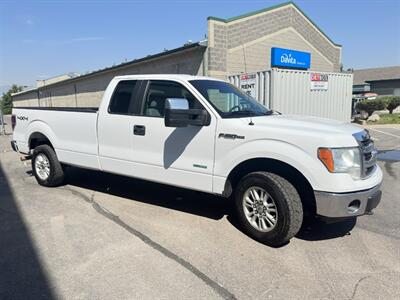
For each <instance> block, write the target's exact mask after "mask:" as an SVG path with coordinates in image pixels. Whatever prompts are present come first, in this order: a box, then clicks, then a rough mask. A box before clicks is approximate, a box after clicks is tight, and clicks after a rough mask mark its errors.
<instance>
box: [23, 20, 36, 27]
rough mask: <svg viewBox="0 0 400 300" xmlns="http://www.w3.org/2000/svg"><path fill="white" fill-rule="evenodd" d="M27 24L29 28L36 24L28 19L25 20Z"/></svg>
mask: <svg viewBox="0 0 400 300" xmlns="http://www.w3.org/2000/svg"><path fill="white" fill-rule="evenodd" d="M25 24H26V25H28V26H32V25H33V24H35V22H33V20H32V19H26V20H25Z"/></svg>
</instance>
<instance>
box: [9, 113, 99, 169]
mask: <svg viewBox="0 0 400 300" xmlns="http://www.w3.org/2000/svg"><path fill="white" fill-rule="evenodd" d="M97 112H98V108H97V107H14V108H13V114H14V115H15V116H16V126H15V129H14V140H16V141H17V142H18V148H19V151H20V152H21V153H28V152H29V143H30V139H32V137H35V136H36V135H37V133H41V134H43V135H45V136H46V137H47V138H48V139H49V140H50V142H51V144H52V146H53V148H54V150H55V151H56V153H57V157H58V159H59V160H60V162H63V163H67V164H71V165H78V166H86V167H89V168H93V169H98V168H99V162H98V147H97V146H98V145H97V116H98V114H97Z"/></svg>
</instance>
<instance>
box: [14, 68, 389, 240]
mask: <svg viewBox="0 0 400 300" xmlns="http://www.w3.org/2000/svg"><path fill="white" fill-rule="evenodd" d="M293 101H295V99H293ZM12 120H13V126H14V136H13V141H12V147H13V149H14V150H15V151H18V152H20V153H22V154H24V155H25V158H27V159H32V169H33V174H34V175H35V177H36V180H37V181H38V183H39V184H41V185H43V186H48V187H52V186H57V185H60V184H62V182H63V179H64V167H65V166H68V165H73V166H78V167H82V168H88V169H94V170H101V171H104V172H110V173H115V174H122V175H126V176H131V177H136V178H141V179H146V180H151V181H155V182H160V183H164V184H169V185H174V186H179V187H182V188H188V189H193V190H198V191H202V192H207V193H212V194H217V195H223V196H225V197H230V198H231V199H232V201H234V203H235V205H234V206H235V210H236V213H237V216H238V219H239V221H240V224H241V226H242V227H243V229H244V231H245V232H246V233H247V234H249V235H250V236H251V237H253V238H254V239H256V240H258V241H261V242H264V243H265V244H268V245H272V246H278V245H281V244H283V243H286V242H287V241H289V239H290V238H292V237H293V236H294V235H296V233H297V232H298V230H299V229H300V226H301V224H302V221H303V218H304V216H307V215H311V216H321V217H325V218H334V219H336V218H346V217H355V216H360V215H364V214H369V213H370V212H371V210H372V209H373V208H375V207H376V206H377V205H378V203H379V202H380V199H381V191H380V185H381V182H382V171H381V170H380V168H379V166H377V164H376V153H377V152H376V150H375V148H374V144H373V142H372V140H371V138H370V136H369V134H368V132H367V131H366V130H362V128H360V127H357V126H354V125H351V124H347V123H341V122H337V121H332V120H327V119H320V118H315V117H304V116H285V115H282V114H280V113H278V112H275V111H272V110H269V109H267V108H266V107H264V106H262V105H261V104H259V103H258V102H257V101H255V100H254V99H252V98H251V97H250V96H248V95H246V94H245V93H243V92H241V91H240V90H239V89H237V88H236V87H234V86H232V85H230V84H229V83H227V82H224V81H221V80H216V79H212V78H207V77H194V76H188V75H131V76H118V77H115V78H114V79H113V80H112V81H111V82H110V84H109V86H108V87H107V89H106V91H105V93H104V96H103V100H102V102H101V105H100V107H99V108H63V107H52V108H48V107H17V108H14V109H13V117H12Z"/></svg>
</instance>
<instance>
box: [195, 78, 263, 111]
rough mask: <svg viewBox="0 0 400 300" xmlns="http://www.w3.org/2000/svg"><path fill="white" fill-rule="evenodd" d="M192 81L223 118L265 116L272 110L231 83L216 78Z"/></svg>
mask: <svg viewBox="0 0 400 300" xmlns="http://www.w3.org/2000/svg"><path fill="white" fill-rule="evenodd" d="M190 83H191V84H192V85H193V86H194V87H195V88H196V89H197V90H198V91H199V92H200V94H202V95H203V97H204V98H206V100H207V101H208V102H210V103H211V105H212V106H213V107H214V108H215V109H216V110H217V111H218V113H219V114H220V115H221V117H223V118H241V117H250V116H265V115H269V114H271V112H270V111H269V110H268V109H267V108H266V107H265V106H263V105H261V104H260V103H258V102H257V101H256V100H254V99H253V98H252V97H250V96H249V95H247V94H245V93H243V92H242V91H241V90H239V89H238V88H236V87H235V86H233V85H231V84H230V83H227V82H223V81H216V80H191V81H190Z"/></svg>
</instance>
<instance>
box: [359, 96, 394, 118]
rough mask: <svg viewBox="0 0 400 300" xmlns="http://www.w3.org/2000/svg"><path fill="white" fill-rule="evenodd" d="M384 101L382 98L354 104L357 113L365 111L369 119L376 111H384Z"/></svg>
mask: <svg viewBox="0 0 400 300" xmlns="http://www.w3.org/2000/svg"><path fill="white" fill-rule="evenodd" d="M386 103H387V102H386V101H385V100H384V99H382V98H377V99H373V100H363V101H360V102H358V103H357V104H356V110H357V111H365V112H366V113H367V114H368V117H370V116H371V115H372V114H373V113H374V111H376V110H384V109H385V108H386Z"/></svg>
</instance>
